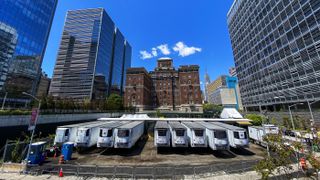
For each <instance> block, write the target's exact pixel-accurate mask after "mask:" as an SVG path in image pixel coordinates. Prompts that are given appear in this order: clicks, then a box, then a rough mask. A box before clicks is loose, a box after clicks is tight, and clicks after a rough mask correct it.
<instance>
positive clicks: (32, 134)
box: [22, 92, 41, 167]
mask: <svg viewBox="0 0 320 180" xmlns="http://www.w3.org/2000/svg"><path fill="white" fill-rule="evenodd" d="M22 94H24V95H27V96H30V97H32V98H33V99H35V100H36V101H38V102H39V104H38V110H37V115H36V119H35V123H34V128H33V129H32V133H31V137H30V142H29V148H28V152H27V163H26V167H27V166H28V160H29V156H30V151H31V144H32V141H33V136H34V132H35V130H36V126H37V122H38V117H39V111H40V108H41V100H39V99H38V98H36V97H34V96H33V95H31V94H28V93H26V92H23V93H22Z"/></svg>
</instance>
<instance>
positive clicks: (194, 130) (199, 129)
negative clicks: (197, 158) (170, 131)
mask: <svg viewBox="0 0 320 180" xmlns="http://www.w3.org/2000/svg"><path fill="white" fill-rule="evenodd" d="M181 124H183V125H184V126H185V127H186V128H187V137H188V141H189V143H190V146H191V147H208V143H207V136H206V128H205V127H203V126H202V125H201V124H198V123H196V122H182V123H181Z"/></svg>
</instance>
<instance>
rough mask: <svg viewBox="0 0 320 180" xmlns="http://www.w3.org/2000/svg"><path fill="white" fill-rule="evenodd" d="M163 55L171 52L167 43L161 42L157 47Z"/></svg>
mask: <svg viewBox="0 0 320 180" xmlns="http://www.w3.org/2000/svg"><path fill="white" fill-rule="evenodd" d="M157 48H158V49H159V50H160V51H161V53H162V54H163V55H169V54H171V52H170V49H169V48H168V44H161V45H159V46H158V47H157Z"/></svg>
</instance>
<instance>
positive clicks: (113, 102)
mask: <svg viewBox="0 0 320 180" xmlns="http://www.w3.org/2000/svg"><path fill="white" fill-rule="evenodd" d="M107 107H108V110H122V109H123V101H122V98H121V96H120V95H118V94H111V95H110V96H109V97H108V98H107Z"/></svg>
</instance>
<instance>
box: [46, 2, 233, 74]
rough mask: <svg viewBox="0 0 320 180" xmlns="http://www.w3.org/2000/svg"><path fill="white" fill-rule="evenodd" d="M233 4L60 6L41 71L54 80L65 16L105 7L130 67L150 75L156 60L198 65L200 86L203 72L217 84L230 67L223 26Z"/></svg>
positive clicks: (228, 42) (158, 3)
mask: <svg viewBox="0 0 320 180" xmlns="http://www.w3.org/2000/svg"><path fill="white" fill-rule="evenodd" d="M232 2H233V0H60V1H59V4H58V7H57V11H56V15H55V18H54V21H53V24H52V29H51V34H50V37H49V41H48V46H47V50H46V54H45V57H44V60H43V64H42V68H43V70H44V71H45V72H46V73H47V74H48V75H49V76H50V77H51V76H52V73H53V68H54V64H55V61H56V56H57V52H58V48H59V44H60V39H61V34H62V31H63V25H64V19H65V15H66V12H67V10H71V9H83V8H94V7H103V8H105V10H106V11H107V13H108V14H109V16H110V17H111V18H112V19H113V21H114V22H115V24H116V26H117V27H119V29H120V30H121V31H122V33H123V34H124V36H125V37H126V39H127V40H128V41H129V42H130V44H131V45H132V47H133V53H132V67H145V68H146V69H147V70H153V69H154V67H155V66H156V60H157V58H159V57H163V56H165V57H172V58H173V59H174V65H175V67H178V66H179V65H188V64H197V65H199V66H200V77H201V79H202V80H203V79H204V74H205V70H206V69H207V71H208V73H209V75H210V77H211V79H215V78H217V77H218V76H219V75H221V74H228V69H229V67H231V66H234V61H233V55H232V49H231V44H230V39H229V34H228V28H227V22H226V16H227V12H228V10H229V8H230V6H231V4H232ZM152 50H153V52H152ZM168 51H170V54H168V53H169V52H168ZM142 55H143V56H142ZM154 55H157V56H156V57H155V56H154ZM143 58H148V59H143Z"/></svg>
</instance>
